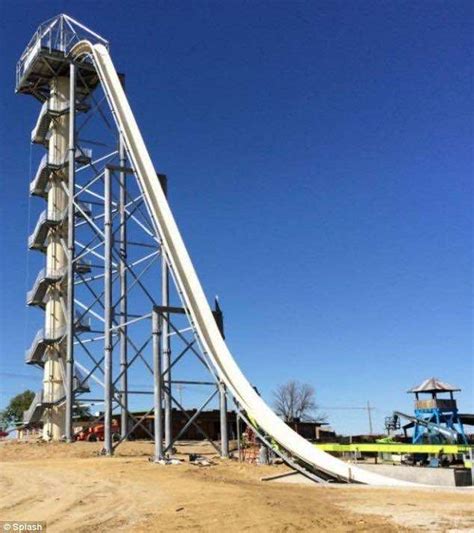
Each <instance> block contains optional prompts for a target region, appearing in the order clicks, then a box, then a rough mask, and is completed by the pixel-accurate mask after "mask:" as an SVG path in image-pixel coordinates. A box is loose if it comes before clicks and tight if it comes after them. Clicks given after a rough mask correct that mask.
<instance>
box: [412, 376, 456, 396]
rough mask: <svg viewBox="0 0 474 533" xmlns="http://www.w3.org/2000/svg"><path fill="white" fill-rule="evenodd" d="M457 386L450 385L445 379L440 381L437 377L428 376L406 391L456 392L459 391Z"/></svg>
mask: <svg viewBox="0 0 474 533" xmlns="http://www.w3.org/2000/svg"><path fill="white" fill-rule="evenodd" d="M460 390H461V389H460V388H459V387H456V386H454V385H450V384H449V383H446V382H445V381H441V380H440V379H438V378H428V379H425V381H423V382H422V383H420V385H417V386H416V387H413V388H412V389H410V390H409V391H407V392H412V393H417V392H456V391H460Z"/></svg>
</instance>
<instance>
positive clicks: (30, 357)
mask: <svg viewBox="0 0 474 533" xmlns="http://www.w3.org/2000/svg"><path fill="white" fill-rule="evenodd" d="M65 332H66V329H65V328H60V329H59V330H57V331H49V332H48V331H46V332H45V330H44V329H40V330H39V331H38V333H37V334H36V335H35V338H34V339H33V342H32V343H31V346H30V347H29V348H28V350H26V352H25V363H26V364H27V365H38V366H41V367H42V366H44V362H43V356H44V353H45V351H46V348H47V347H48V346H51V345H52V344H55V343H58V342H60V341H61V339H62V338H63V337H64V334H65Z"/></svg>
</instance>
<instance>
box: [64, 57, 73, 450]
mask: <svg viewBox="0 0 474 533" xmlns="http://www.w3.org/2000/svg"><path fill="white" fill-rule="evenodd" d="M75 171H76V65H75V64H74V63H71V64H70V66H69V146H68V195H69V201H68V230H67V248H68V258H67V296H66V298H67V306H66V307H67V311H66V312H67V316H66V327H67V333H66V384H65V396H66V406H65V408H66V416H65V426H66V427H65V435H66V441H67V442H72V441H73V427H72V422H73V406H74V250H75V246H74V239H75V231H74V225H75V208H74V187H75Z"/></svg>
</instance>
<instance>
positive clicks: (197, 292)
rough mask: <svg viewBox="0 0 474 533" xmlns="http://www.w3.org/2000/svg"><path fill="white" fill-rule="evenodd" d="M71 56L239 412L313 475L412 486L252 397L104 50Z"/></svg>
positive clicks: (81, 50)
mask: <svg viewBox="0 0 474 533" xmlns="http://www.w3.org/2000/svg"><path fill="white" fill-rule="evenodd" d="M71 55H72V56H73V57H74V58H75V59H80V58H81V57H84V56H88V57H90V58H91V59H92V62H93V64H94V65H95V68H96V70H97V73H98V75H99V77H100V81H101V84H102V86H103V89H104V92H105V94H106V97H107V100H108V103H109V105H110V107H111V110H112V113H113V115H114V119H115V121H116V124H117V127H118V129H119V131H120V132H121V134H122V135H123V138H124V141H125V145H126V147H127V152H128V155H129V158H130V161H131V163H132V165H133V168H134V170H135V172H136V175H137V178H138V180H139V184H140V187H141V189H142V191H143V194H144V196H145V201H146V204H147V208H148V210H149V212H150V215H151V216H152V218H153V222H154V224H155V225H156V227H157V230H158V232H159V234H160V238H161V240H162V243H163V246H164V250H165V253H166V255H167V258H168V261H169V264H170V266H171V268H172V271H173V274H174V278H175V281H176V284H177V286H178V290H179V291H180V293H181V297H182V298H183V301H184V304H185V305H186V307H187V309H188V312H189V315H190V318H191V320H192V323H193V326H194V328H195V330H196V332H197V335H198V337H199V341H200V343H201V345H202V348H203V350H204V351H205V352H206V353H207V355H208V356H209V359H210V360H211V362H212V364H213V366H214V368H215V371H216V372H217V374H218V376H219V378H220V379H221V380H222V381H223V382H224V383H225V385H226V386H227V388H228V389H229V391H230V392H231V393H232V395H233V396H234V398H235V400H236V401H237V403H238V404H239V405H240V407H241V409H242V410H243V411H244V412H245V413H246V414H247V415H248V416H249V417H251V418H252V420H254V421H255V422H256V424H257V425H258V427H259V428H261V430H262V431H263V432H264V433H265V434H267V435H268V436H270V438H271V439H272V441H274V442H275V443H276V445H277V446H278V447H279V448H281V449H283V450H285V452H286V453H287V454H289V455H290V456H291V457H292V459H293V460H294V461H297V462H298V463H301V464H303V465H304V466H305V468H306V469H308V470H310V471H313V472H314V473H316V474H318V473H322V474H325V475H326V476H329V477H331V478H333V479H338V480H341V481H350V482H356V483H366V484H370V485H391V486H394V485H415V484H414V483H408V482H406V481H401V480H397V479H392V478H389V477H386V476H381V475H379V474H375V473H373V472H369V471H366V470H364V469H362V468H358V467H356V466H354V465H352V464H348V463H345V462H343V461H341V460H339V459H337V458H336V457H333V456H331V455H329V454H328V453H326V452H323V451H321V450H318V449H317V448H315V447H314V446H313V445H312V444H311V443H310V442H308V441H307V440H305V439H304V438H303V437H301V436H300V435H298V434H297V433H296V432H295V431H293V430H292V429H291V428H290V427H289V426H288V425H286V424H285V423H284V422H283V421H282V420H281V419H280V418H279V417H278V416H277V415H276V414H275V413H274V412H273V411H272V409H270V407H269V406H268V405H267V404H266V403H265V402H264V401H263V400H262V398H261V397H260V396H259V395H258V394H257V393H256V392H255V390H254V388H253V387H252V385H251V384H250V383H249V381H248V380H247V379H246V377H245V376H244V374H243V373H242V371H241V370H240V368H239V367H238V365H237V363H236V362H235V360H234V358H233V356H232V354H231V353H230V351H229V349H228V348H227V345H226V343H225V341H224V339H223V338H222V336H221V334H220V332H219V330H218V328H217V325H216V322H215V320H214V317H213V315H212V311H211V309H210V307H209V304H208V302H207V299H206V297H205V295H204V291H203V289H202V287H201V284H200V282H199V279H198V277H197V274H196V271H195V269H194V267H193V264H192V262H191V258H190V257H189V254H188V251H187V249H186V247H185V245H184V242H183V239H182V237H181V234H180V232H179V229H178V226H177V224H176V221H175V219H174V217H173V214H172V212H171V210H170V207H169V205H168V202H167V200H166V198H165V195H164V193H163V191H162V189H161V186H160V183H159V181H158V179H157V176H156V172H155V168H154V165H153V163H152V161H151V158H150V155H149V153H148V150H147V148H146V146H145V143H144V141H143V137H142V135H141V133H140V130H139V128H138V126H137V123H136V121H135V117H134V116H133V113H132V110H131V108H130V105H129V103H128V100H127V98H126V96H125V92H124V90H123V88H122V85H121V83H120V80H119V77H118V75H117V72H116V70H115V67H114V65H113V63H112V60H111V58H110V55H109V52H108V50H107V49H106V48H105V47H104V46H103V45H101V44H96V45H93V44H91V43H90V42H89V41H81V42H79V43H78V44H77V45H75V46H74V48H73V49H72V50H71Z"/></svg>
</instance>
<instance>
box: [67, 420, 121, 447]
mask: <svg viewBox="0 0 474 533" xmlns="http://www.w3.org/2000/svg"><path fill="white" fill-rule="evenodd" d="M104 432H105V429H104V424H102V423H96V424H92V425H90V426H89V427H87V428H84V429H82V430H81V431H79V432H78V433H76V434H75V435H74V438H75V440H77V441H80V440H82V441H87V442H97V441H98V440H101V441H102V440H104ZM112 439H113V440H115V441H117V440H119V439H120V425H119V423H118V422H117V420H112Z"/></svg>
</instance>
